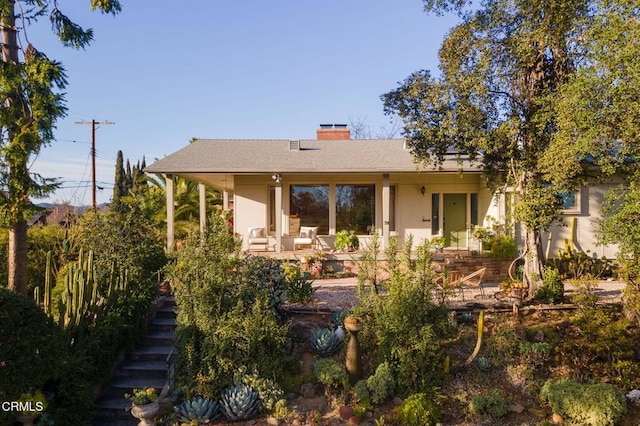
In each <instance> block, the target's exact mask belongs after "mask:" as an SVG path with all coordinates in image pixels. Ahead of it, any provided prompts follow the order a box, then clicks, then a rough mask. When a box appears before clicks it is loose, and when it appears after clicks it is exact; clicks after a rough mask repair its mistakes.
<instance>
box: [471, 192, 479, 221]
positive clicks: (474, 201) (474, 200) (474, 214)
mask: <svg viewBox="0 0 640 426" xmlns="http://www.w3.org/2000/svg"><path fill="white" fill-rule="evenodd" d="M469 195H470V197H469V198H470V199H471V225H479V224H480V222H478V194H476V193H472V194H469Z"/></svg>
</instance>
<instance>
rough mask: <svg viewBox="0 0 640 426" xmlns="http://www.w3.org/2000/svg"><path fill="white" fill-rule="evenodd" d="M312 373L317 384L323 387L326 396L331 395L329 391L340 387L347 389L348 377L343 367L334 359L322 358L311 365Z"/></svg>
mask: <svg viewBox="0 0 640 426" xmlns="http://www.w3.org/2000/svg"><path fill="white" fill-rule="evenodd" d="M313 373H314V374H315V376H316V379H318V382H320V383H322V384H323V385H324V386H325V392H326V393H327V395H330V394H331V390H332V389H335V388H338V387H339V386H342V387H343V389H347V388H348V387H349V375H348V374H347V370H346V369H345V368H344V365H342V364H340V363H338V362H337V361H336V360H335V359H332V358H324V359H319V360H317V361H316V362H314V363H313Z"/></svg>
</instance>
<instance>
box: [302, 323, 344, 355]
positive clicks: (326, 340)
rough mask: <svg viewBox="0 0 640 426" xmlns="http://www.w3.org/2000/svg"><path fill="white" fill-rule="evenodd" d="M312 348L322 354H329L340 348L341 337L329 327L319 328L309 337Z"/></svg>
mask: <svg viewBox="0 0 640 426" xmlns="http://www.w3.org/2000/svg"><path fill="white" fill-rule="evenodd" d="M309 344H310V345H311V350H313V351H314V352H315V353H317V354H318V355H321V356H329V355H331V354H333V353H334V352H335V351H337V350H338V347H339V346H340V338H339V337H338V336H336V334H335V333H334V332H333V331H331V330H329V329H328V328H319V329H317V330H316V331H314V332H313V333H311V336H310V337H309Z"/></svg>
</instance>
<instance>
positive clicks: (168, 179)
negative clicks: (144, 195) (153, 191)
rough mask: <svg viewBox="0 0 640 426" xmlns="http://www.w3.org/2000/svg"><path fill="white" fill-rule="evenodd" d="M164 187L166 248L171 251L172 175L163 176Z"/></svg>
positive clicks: (172, 238)
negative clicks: (165, 199)
mask: <svg viewBox="0 0 640 426" xmlns="http://www.w3.org/2000/svg"><path fill="white" fill-rule="evenodd" d="M165 189H166V193H167V194H166V196H167V250H169V251H171V250H173V247H174V234H175V232H174V222H175V217H174V206H173V203H174V189H173V175H167V176H166V177H165Z"/></svg>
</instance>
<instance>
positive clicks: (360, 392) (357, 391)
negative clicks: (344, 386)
mask: <svg viewBox="0 0 640 426" xmlns="http://www.w3.org/2000/svg"><path fill="white" fill-rule="evenodd" d="M351 391H352V392H353V399H354V400H355V401H356V402H361V401H362V402H369V401H371V393H370V392H369V388H368V387H367V381H366V380H358V381H357V382H356V384H355V385H353V388H352V389H351Z"/></svg>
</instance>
